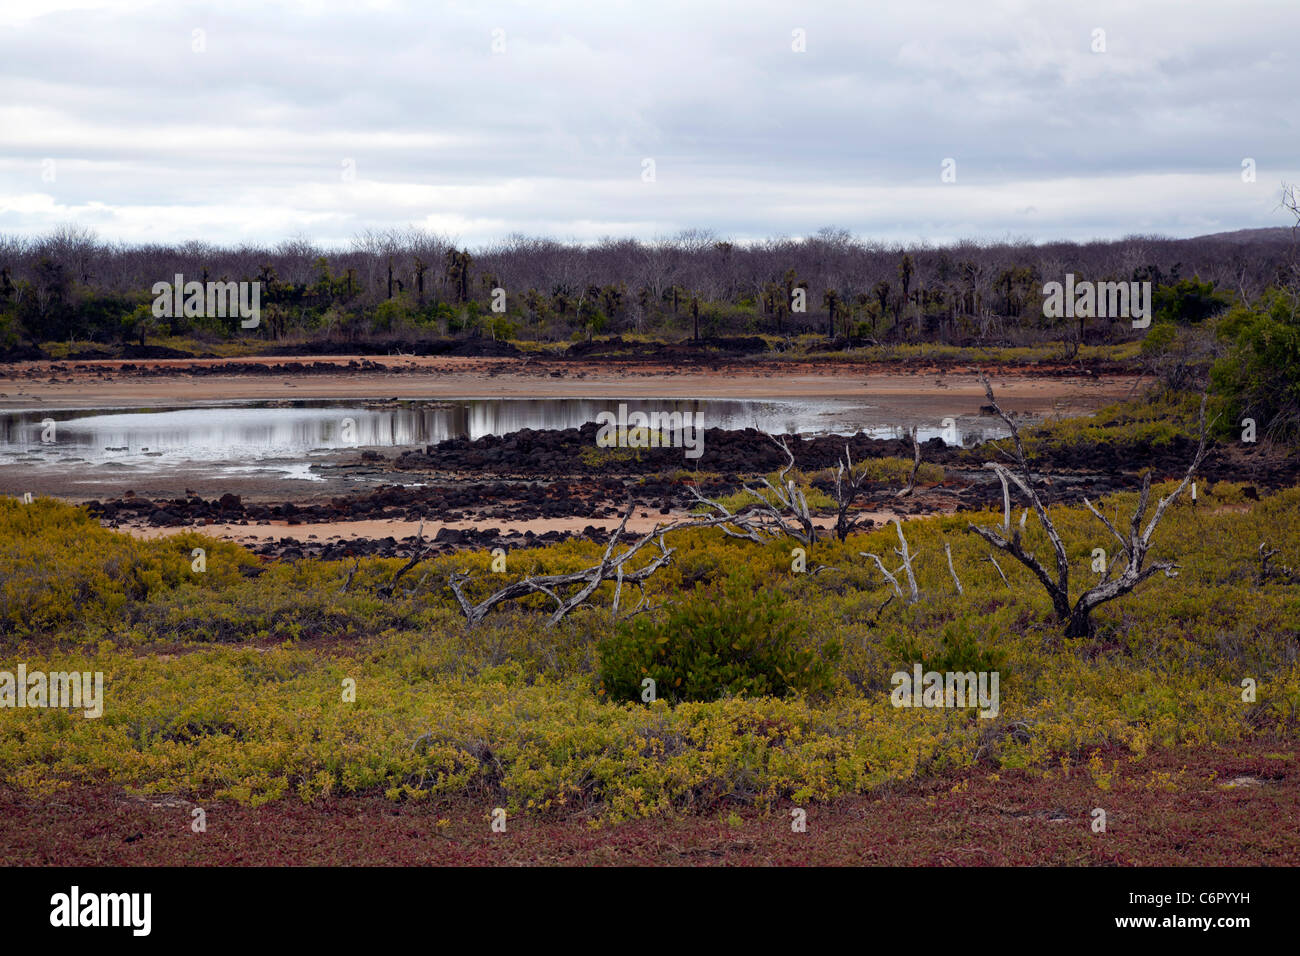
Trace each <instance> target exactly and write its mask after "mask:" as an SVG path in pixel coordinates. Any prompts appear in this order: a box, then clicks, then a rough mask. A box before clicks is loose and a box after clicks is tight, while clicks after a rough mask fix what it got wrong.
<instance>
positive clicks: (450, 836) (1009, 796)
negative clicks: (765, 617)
mask: <svg viewBox="0 0 1300 956" xmlns="http://www.w3.org/2000/svg"><path fill="white" fill-rule="evenodd" d="M1279 751H1281V753H1279ZM1294 751H1295V748H1294V746H1293V745H1278V744H1269V745H1261V744H1253V745H1250V746H1248V747H1243V748H1232V749H1226V750H1220V749H1213V748H1198V749H1181V750H1173V751H1163V752H1159V753H1155V754H1152V755H1149V756H1148V757H1147V758H1145V759H1143V760H1142V761H1140V762H1136V763H1125V762H1123V761H1122V760H1121V762H1120V765H1119V768H1118V771H1117V772H1116V773H1115V776H1114V779H1113V782H1112V784H1111V788H1110V789H1109V790H1100V789H1099V788H1098V787H1097V786H1096V785H1095V784H1094V783H1093V782H1092V780H1091V778H1090V777H1089V776H1088V774H1087V773H1086V772H1085V771H1084V770H1082V769H1076V770H1074V771H1073V772H1071V773H1069V774H1068V776H1067V775H1062V773H1061V772H1059V771H1058V772H1055V773H1054V774H1053V775H1052V776H1051V777H1047V778H1044V777H1042V776H1030V775H1028V774H1025V773H1020V772H1013V773H1003V774H1001V776H1000V778H998V779H994V778H993V777H992V776H991V775H990V774H989V773H988V771H986V770H980V771H976V772H964V773H962V774H960V775H950V776H946V777H941V778H937V779H932V780H928V781H925V782H920V783H915V784H909V785H906V786H897V787H892V788H888V789H886V790H884V791H882V792H880V793H878V794H874V795H872V796H868V797H854V798H847V799H842V800H837V801H834V802H833V803H830V804H824V805H810V806H809V807H808V808H807V812H808V816H807V832H806V833H793V832H791V828H790V815H789V811H790V808H789V807H788V806H782V807H781V808H780V809H778V810H777V811H774V812H772V813H770V814H767V815H763V814H759V813H757V812H755V811H754V810H752V809H750V808H738V809H737V812H738V813H739V815H740V817H741V822H740V824H739V825H738V826H734V825H732V823H729V822H728V820H727V816H728V814H729V813H730V812H731V810H730V809H729V808H726V807H723V808H719V809H717V810H716V811H715V812H711V813H710V814H708V815H688V816H681V817H675V818H672V819H666V820H641V821H635V822H632V823H625V824H619V825H614V826H605V827H600V828H593V827H592V826H591V824H590V822H589V820H587V819H584V818H581V817H573V816H571V817H568V818H563V819H554V818H551V819H540V820H539V819H537V818H530V817H528V816H525V815H522V814H517V815H511V816H510V817H509V819H508V824H507V832H506V833H495V834H494V833H491V832H490V830H489V814H490V812H491V809H492V807H493V806H494V802H493V801H492V800H490V799H485V800H484V801H471V800H458V801H456V802H454V803H453V804H450V805H443V806H426V805H396V804H393V803H390V802H388V801H386V800H384V799H383V798H382V797H367V798H348V799H331V800H326V801H319V802H317V803H315V804H312V805H309V806H308V805H304V804H302V803H301V802H299V801H297V800H294V799H287V800H281V801H278V802H276V803H273V804H269V805H267V806H263V807H260V808H257V809H250V808H247V807H241V806H238V805H234V804H227V803H221V802H216V801H204V802H203V803H202V804H201V805H202V806H203V807H204V809H205V810H206V812H207V824H208V829H207V832H206V833H203V834H195V833H193V832H191V830H190V821H191V813H190V811H191V809H192V806H193V805H192V804H190V803H187V802H186V801H184V800H182V799H179V798H174V797H144V798H141V797H133V796H129V795H126V794H124V793H122V792H121V791H120V790H119V789H117V788H110V787H102V788H95V789H77V790H72V791H68V792H64V793H60V794H57V795H55V796H52V797H45V798H31V797H26V796H23V795H20V794H18V793H15V792H13V791H11V790H0V865H6V866H12V865H68V866H84V865H159V864H172V865H175V864H182V865H226V866H230V865H234V866H250V865H285V864H320V865H339V864H348V865H361V864H367V865H376V864H378V865H386V864H387V865H497V866H500V865H519V864H530V865H531V864H592V865H609V864H624V865H626V864H640V865H697V864H706V865H714V864H727V865H767V864H784V865H863V864H869V865H914V866H981V865H1030V864H1034V865H1045V864H1054V865H1069V866H1136V865H1149V866H1162V865H1186V866H1203V865H1227V866H1239V865H1276V866H1295V865H1297V864H1300V766H1298V765H1297V760H1296V758H1295V755H1294ZM1288 753H1289V754H1290V758H1289V759H1287V757H1286V754H1288ZM1106 764H1107V769H1109V765H1110V759H1107V761H1106ZM1234 781H1235V782H1234ZM1096 807H1100V808H1103V809H1104V810H1105V811H1106V814H1107V827H1106V832H1105V833H1094V832H1093V831H1092V828H1091V819H1092V818H1091V812H1092V810H1093V809H1094V808H1096ZM439 821H446V822H445V823H443V824H442V825H439Z"/></svg>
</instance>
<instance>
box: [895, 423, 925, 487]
mask: <svg viewBox="0 0 1300 956" xmlns="http://www.w3.org/2000/svg"><path fill="white" fill-rule="evenodd" d="M910 434H911V436H912V473H911V475H909V476H908V478H907V487H906V488H902V489H900V490H899V491H896V492H894V497H895V498H906V497H907V496H908V495H910V494H911V493H912V492H913V491H915V490H916V473H917V472H918V471H920V470H921V445H920V443H919V442H917V440H916V429H915V428H913V429H912V430H911V432H910Z"/></svg>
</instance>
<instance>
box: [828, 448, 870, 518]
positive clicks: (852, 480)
mask: <svg viewBox="0 0 1300 956" xmlns="http://www.w3.org/2000/svg"><path fill="white" fill-rule="evenodd" d="M866 477H867V471H866V469H865V468H863V469H860V470H859V471H858V472H857V473H856V474H855V473H854V470H853V455H852V454H851V453H850V451H849V446H848V445H847V444H846V445H845V446H844V460H843V461H841V462H839V463H837V464H836V466H835V537H836V538H838V539H839V540H841V541H845V540H847V539H848V536H849V534H850V533H851V532H852V531H853V529H854V528H856V527H857V526H858V525H860V524H862V522H864V521H870V519H869V518H867V516H866V515H862V514H859V515H855V516H853V517H849V509H850V508H851V507H853V503H854V501H856V500H857V497H858V494H859V493H860V492H861V490H862V482H863V481H865V480H866Z"/></svg>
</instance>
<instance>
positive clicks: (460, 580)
mask: <svg viewBox="0 0 1300 956" xmlns="http://www.w3.org/2000/svg"><path fill="white" fill-rule="evenodd" d="M635 509H636V503H635V502H632V503H630V504H629V505H628V509H627V511H626V512H625V513H624V515H623V520H622V521H620V522H619V524H618V527H617V528H615V529H614V532H613V533H612V534H611V535H610V538H609V541H608V542H607V543H606V545H605V551H604V553H603V554H602V555H601V558H600V560H599V561H598V562H597V563H596V564H593V565H592V566H590V567H587V568H583V569H582V570H579V571H570V572H568V573H566V574H543V575H536V576H534V575H529V576H527V577H524V578H522V579H521V580H519V581H515V582H513V583H511V584H507V585H506V586H505V587H503V588H501V589H499V590H497V591H495V592H493V593H492V594H490V595H488V596H487V597H486V598H484V599H483V600H482V601H479V602H478V603H473V602H472V601H470V599H469V598H468V597H466V595H465V586H466V585H467V584H468V583H469V582H470V581H472V580H473V576H472V575H470V574H467V573H464V572H460V573H454V574H452V575H451V577H450V578H449V579H448V581H447V586H448V587H449V588H450V589H451V592H452V594H454V595H455V596H456V603H458V604H459V605H460V609H461V611H462V612H464V614H465V619H466V621H468V622H469V624H470V625H471V626H473V625H476V624H479V623H481V622H482V621H483V619H484V618H485V617H487V615H488V613H489V612H490V611H491V610H492V609H493V608H494V607H496V606H497V605H498V604H501V603H503V602H505V601H513V600H518V599H519V598H523V597H528V596H529V595H532V594H545V595H546V596H547V597H549V598H550V599H551V600H552V601H554V602H555V611H554V613H552V614H551V616H550V618H549V620H548V621H547V623H548V624H549V625H555V624H558V623H559V622H560V621H561V620H563V618H564V616H565V615H566V614H568V613H569V612H570V611H572V610H573V609H574V608H576V607H578V606H580V605H581V604H583V603H584V602H585V601H586V600H587V599H588V598H589V597H591V595H592V594H593V593H594V592H595V590H596V589H597V588H598V587H600V585H601V584H602V583H603V582H605V581H614V582H615V584H616V586H615V592H614V607H613V613H614V615H615V616H617V615H618V605H619V601H620V599H621V597H622V592H623V586H624V585H625V584H626V585H635V586H636V587H638V588H640V589H641V598H642V599H641V603H640V604H639V605H638V606H637V608H635V609H634V610H633V611H632V612H631V614H639V613H642V612H643V611H647V610H651V609H652V608H651V607H650V606H649V605H648V604H647V603H646V600H645V590H644V585H645V582H646V581H647V580H649V578H650V577H651V576H652V575H653V574H654V573H655V572H656V571H658V570H659V569H660V568H662V567H664V566H665V565H667V564H668V563H669V561H670V560H671V558H672V554H673V551H674V550H676V549H674V548H670V547H668V546H667V545H666V544H665V543H664V536H665V535H667V534H668V533H669V532H672V531H680V530H684V529H687V528H708V527H715V526H718V525H721V524H722V523H724V522H725V521H727V520H728V519H727V518H725V517H711V518H704V519H699V520H693V521H679V522H675V523H673V524H668V525H663V526H660V525H656V526H655V527H654V529H653V530H652V531H650V532H648V533H647V534H645V535H643V536H642V537H640V538H638V539H637V540H636V541H634V542H632V543H631V544H630V545H628V546H627V547H625V548H624V549H623V550H622V551H619V552H618V553H615V548H616V547H617V545H618V542H619V539H620V538H621V537H622V535H623V531H624V530H625V529H626V527H627V522H628V519H629V518H631V517H632V512H633V511H634V510H635ZM650 544H654V545H655V546H657V547H658V549H659V553H658V554H656V555H655V556H654V558H653V559H652V560H651V561H650V562H649V563H648V564H646V565H644V566H643V567H641V568H638V569H637V570H635V571H628V570H626V567H625V566H626V565H627V563H628V562H629V561H630V560H631V559H632V558H634V557H636V556H637V555H638V554H640V553H641V551H642V550H643V549H645V548H646V546H647V545H650ZM631 614H629V615H626V616H629V617H630V616H631Z"/></svg>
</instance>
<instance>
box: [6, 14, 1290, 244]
mask: <svg viewBox="0 0 1300 956" xmlns="http://www.w3.org/2000/svg"><path fill="white" fill-rule="evenodd" d="M12 7H13V9H10V10H6V12H5V13H4V14H0V25H3V26H5V27H8V28H10V29H9V31H8V36H9V37H10V38H11V40H12V41H13V42H11V43H9V44H7V48H6V53H7V55H6V56H5V57H3V58H0V83H3V84H4V88H5V89H6V93H7V95H6V98H5V101H4V103H3V104H0V229H3V230H5V231H16V232H21V233H28V234H31V233H40V232H43V231H47V230H48V229H49V228H50V227H52V226H53V225H55V224H57V223H58V222H62V221H66V220H68V219H78V220H82V221H85V222H86V223H87V224H90V225H95V226H96V227H97V228H98V229H99V231H100V233H101V235H104V236H105V237H108V238H123V239H128V240H133V239H140V240H143V239H151V240H156V239H183V238H190V237H197V238H202V239H205V240H209V241H217V242H221V241H240V240H244V239H260V240H267V241H274V240H277V239H280V238H282V237H284V236H285V235H289V234H296V233H300V232H307V233H309V234H312V235H314V236H316V237H317V238H319V239H321V240H322V241H328V240H331V239H335V240H343V239H345V238H346V237H347V236H348V235H349V234H350V233H351V232H353V231H357V230H360V229H364V228H376V227H377V228H383V227H386V226H401V225H407V224H410V223H419V224H425V225H426V226H428V227H430V228H437V229H439V230H443V231H448V232H451V233H454V234H456V235H458V236H460V237H462V238H463V239H464V240H466V241H471V242H486V241H489V240H491V239H494V238H498V237H500V236H502V235H505V234H508V233H512V232H524V233H530V234H538V233H552V234H555V235H557V236H561V237H579V238H596V237H599V236H603V235H619V234H634V235H639V236H642V237H650V236H653V235H660V234H664V233H667V232H673V231H676V230H678V229H682V228H687V227H692V226H701V227H707V228H712V229H714V230H715V231H717V232H718V233H719V234H723V235H731V236H735V237H737V238H747V237H748V238H756V237H761V236H767V235H780V234H785V235H798V234H806V233H809V232H812V231H814V230H815V229H816V228H818V227H819V226H821V225H824V224H826V223H831V222H833V223H836V224H840V225H844V226H847V227H848V228H851V229H852V230H854V231H856V232H858V233H860V234H863V235H866V236H870V237H877V238H882V239H894V240H899V239H908V240H910V239H916V238H929V239H932V240H934V241H942V240H943V239H948V238H957V237H960V236H963V235H965V236H970V237H975V238H999V237H1002V236H1005V235H1006V234H1007V233H1012V234H1015V235H1024V234H1028V235H1032V236H1034V237H1036V238H1040V239H1049V238H1058V237H1060V238H1093V237H1106V236H1120V235H1124V234H1128V233H1132V232H1138V231H1141V232H1148V231H1158V232H1165V233H1169V234H1173V235H1190V234H1195V233H1196V232H1200V231H1213V230H1217V229H1230V228H1240V227H1245V226H1253V225H1275V224H1278V223H1279V218H1278V215H1277V213H1276V211H1275V207H1276V192H1277V186H1278V184H1279V182H1280V181H1281V180H1282V179H1297V178H1300V176H1298V175H1297V173H1296V169H1297V168H1298V167H1300V160H1297V158H1296V156H1295V150H1294V145H1295V138H1294V133H1293V131H1292V129H1291V128H1290V125H1289V124H1290V120H1289V119H1288V117H1289V116H1290V115H1291V113H1292V112H1294V109H1293V105H1292V103H1291V91H1293V90H1294V89H1295V88H1296V87H1297V85H1300V84H1297V80H1298V79H1300V66H1297V63H1296V59H1295V58H1294V57H1293V56H1291V55H1289V51H1288V50H1287V49H1286V43H1287V40H1288V38H1289V37H1290V36H1294V35H1295V32H1296V26H1297V25H1298V24H1300V8H1297V7H1296V6H1295V5H1294V4H1290V3H1271V2H1267V0H1255V2H1250V0H1243V2H1240V3H1235V4H1233V5H1232V7H1231V9H1230V10H1229V9H1225V8H1224V7H1223V6H1221V5H1219V4H1217V3H1210V2H1208V0H1206V2H1200V3H1184V2H1178V3H1174V2H1155V3H1150V4H1144V5H1142V7H1140V8H1133V7H1131V5H1129V4H1127V3H1124V2H1119V0H1101V2H1096V3H1090V4H1088V5H1087V6H1086V7H1077V6H1075V5H1071V4H1061V3H1050V2H1049V3H1044V2H1039V0H997V2H994V3H988V4H969V3H964V2H960V0H954V2H951V3H937V2H931V0H914V2H909V3H908V4H904V5H899V6H894V7H887V8H868V7H865V6H862V5H857V4H848V3H830V2H825V3H811V4H801V5H798V6H791V5H789V4H786V3H778V2H773V0H756V2H754V3H751V4H746V5H745V7H744V9H743V12H742V11H740V10H739V8H736V7H734V6H732V5H724V4H721V3H718V4H702V3H700V2H697V0H689V2H688V0H664V2H662V3H657V4H655V5H653V6H650V5H634V4H604V5H592V4H588V3H586V2H582V3H579V2H576V0H571V2H560V3H553V4H547V5H545V6H543V5H538V4H532V3H525V2H520V3H493V2H483V3H474V4H470V3H443V4H438V5H433V4H429V5H426V4H417V3H403V2H400V0H393V2H389V3H384V4H369V5H361V6H358V5H355V4H352V3H335V2H330V0H294V2H282V3H270V4H266V3H261V2H256V3H255V2H252V0H235V2H231V3H223V4H221V5H220V6H212V5H209V4H202V3H176V4H170V3H149V2H112V3H110V2H102V3H97V2H91V0H84V2H56V0H40V2H35V3H33V2H28V3H24V4H21V5H12ZM795 27H801V28H803V29H805V30H806V31H807V38H808V40H807V52H805V53H795V52H794V51H792V50H791V47H790V32H791V30H792V29H793V28H795ZM1095 27H1102V28H1104V29H1105V30H1106V40H1107V49H1106V52H1105V53H1100V54H1098V53H1093V52H1091V49H1090V41H1091V31H1092V30H1093V28H1095ZM498 28H499V29H501V30H504V39H505V44H506V47H505V52H504V53H501V54H494V53H493V52H492V45H491V44H492V38H493V35H492V31H493V30H494V29H498ZM194 29H202V30H204V31H206V32H205V42H206V46H205V49H204V50H203V52H195V50H194V49H193V44H192V31H193V30H194ZM1247 156H1249V157H1253V158H1254V159H1256V161H1257V162H1258V164H1259V171H1258V181H1257V182H1256V183H1254V184H1250V185H1247V184H1243V183H1242V182H1241V180H1240V162H1241V159H1242V158H1244V157H1247ZM646 157H651V158H653V159H654V160H655V162H656V171H657V181H656V182H654V183H643V182H642V181H641V168H642V167H641V162H642V159H643V158H646ZM945 157H954V158H955V159H956V160H957V168H958V181H957V183H955V184H941V183H940V182H939V164H940V162H941V160H943V159H944V158H945ZM47 159H48V160H53V161H54V168H55V170H56V175H55V177H54V179H53V181H50V179H49V177H48V168H47V165H43V164H42V161H43V160H47ZM345 160H352V161H354V162H355V180H354V181H350V182H349V181H345V179H344V177H343V175H342V172H343V166H342V164H343V162H344V161H345ZM43 173H44V174H45V176H44V177H43V175H42V174H43Z"/></svg>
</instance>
